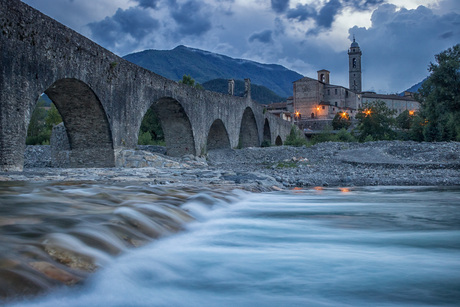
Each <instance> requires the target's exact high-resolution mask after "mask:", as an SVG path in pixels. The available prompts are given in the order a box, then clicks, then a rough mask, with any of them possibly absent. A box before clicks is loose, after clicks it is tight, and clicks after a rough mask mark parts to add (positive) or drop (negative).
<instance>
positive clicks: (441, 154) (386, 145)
mask: <svg viewBox="0 0 460 307" xmlns="http://www.w3.org/2000/svg"><path fill="white" fill-rule="evenodd" d="M47 150H48V149H47V148H46V146H34V148H30V147H29V148H28V149H27V152H26V163H25V166H26V167H25V168H24V171H23V172H6V173H5V172H4V173H0V181H90V182H91V181H107V182H131V181H132V182H145V183H148V184H157V185H176V186H181V185H183V186H200V185H218V186H221V187H229V188H243V189H248V190H256V191H257V190H270V189H284V188H293V187H314V186H329V187H346V186H373V185H387V186H401V185H405V186H408V185H424V186H440V185H459V184H460V143H459V142H449V143H416V142H401V141H380V142H369V143H333V142H327V143H320V144H317V145H315V146H311V147H290V146H279V147H268V148H244V149H224V150H214V151H210V152H209V153H208V155H207V157H205V158H203V157H201V158H200V157H193V156H184V157H181V158H172V157H168V156H165V155H163V154H162V153H161V152H162V151H161V148H160V149H159V148H158V147H152V148H149V147H141V148H139V149H138V150H129V151H125V152H123V155H122V157H123V163H124V165H125V167H123V168H104V169H64V168H49V167H46V166H49V165H50V164H49V158H48V155H49V153H47Z"/></svg>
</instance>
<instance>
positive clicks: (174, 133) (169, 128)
mask: <svg viewBox="0 0 460 307" xmlns="http://www.w3.org/2000/svg"><path fill="white" fill-rule="evenodd" d="M152 107H153V110H154V111H155V112H156V113H157V114H158V118H159V119H160V122H161V127H162V128H163V132H164V135H165V142H166V151H167V154H168V155H170V156H173V157H180V156H183V155H187V154H192V155H195V154H196V153H195V141H194V138H193V131H192V125H191V124H190V119H189V117H188V115H187V113H186V112H185V110H184V108H183V107H182V105H181V104H180V103H179V102H178V101H177V100H176V99H173V98H170V97H164V98H161V99H160V100H158V101H157V102H155V103H154V104H153V106H152Z"/></svg>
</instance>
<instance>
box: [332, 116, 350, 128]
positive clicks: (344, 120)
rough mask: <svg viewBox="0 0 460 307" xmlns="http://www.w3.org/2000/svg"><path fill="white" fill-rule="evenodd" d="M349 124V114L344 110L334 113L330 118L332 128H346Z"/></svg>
mask: <svg viewBox="0 0 460 307" xmlns="http://www.w3.org/2000/svg"><path fill="white" fill-rule="evenodd" d="M350 125H351V121H350V115H348V113H346V112H341V113H336V114H335V116H334V119H333V120H332V128H333V129H334V130H341V129H348V128H349V127H350Z"/></svg>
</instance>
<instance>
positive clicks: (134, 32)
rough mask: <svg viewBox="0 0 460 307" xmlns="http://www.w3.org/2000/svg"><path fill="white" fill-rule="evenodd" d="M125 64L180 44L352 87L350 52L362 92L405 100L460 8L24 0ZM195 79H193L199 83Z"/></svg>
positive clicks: (361, 0)
mask: <svg viewBox="0 0 460 307" xmlns="http://www.w3.org/2000/svg"><path fill="white" fill-rule="evenodd" d="M23 1H24V2H25V3H27V4H29V5H31V6H33V7H35V8H37V9H38V10H40V11H42V12H43V13H45V14H47V15H49V16H50V17H52V18H55V19H56V20H58V21H60V22H61V23H63V24H65V25H67V26H68V27H70V28H72V29H74V30H76V31H78V32H79V33H81V34H83V35H85V36H87V37H89V38H91V39H92V40H94V41H95V42H97V43H98V44H100V45H102V46H104V47H106V48H107V49H109V50H111V51H112V52H114V53H116V54H118V55H120V56H123V55H126V54H128V53H132V52H136V51H141V50H145V49H172V48H174V47H176V46H177V45H186V46H189V47H193V48H198V49H203V50H207V51H211V52H216V53H221V54H224V55H227V56H231V57H234V58H243V59H249V60H254V61H258V62H262V63H270V64H271V63H275V64H281V65H283V66H286V67H287V68H289V69H292V70H295V71H297V72H298V73H300V74H303V75H305V76H308V77H312V78H316V71H317V70H320V69H328V70H329V71H331V83H333V84H338V85H343V86H347V87H348V55H347V49H348V48H349V47H350V43H351V41H352V39H353V35H355V37H356V41H357V42H358V43H359V45H360V47H361V49H362V52H363V57H362V65H363V90H372V91H377V92H379V93H395V92H400V91H403V90H405V89H407V88H408V87H410V86H412V85H413V84H415V83H418V82H419V81H421V80H422V79H424V78H425V77H426V76H427V75H428V71H427V68H428V65H429V63H430V62H434V55H435V54H437V53H439V52H441V51H443V50H445V49H447V48H449V47H452V46H453V45H455V44H457V43H460V1H459V0H323V1H312V0H23ZM192 77H193V76H192Z"/></svg>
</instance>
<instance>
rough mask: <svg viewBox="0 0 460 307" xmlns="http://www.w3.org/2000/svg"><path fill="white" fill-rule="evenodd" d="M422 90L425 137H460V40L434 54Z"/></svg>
mask: <svg viewBox="0 0 460 307" xmlns="http://www.w3.org/2000/svg"><path fill="white" fill-rule="evenodd" d="M435 59H436V62H437V64H434V63H431V64H430V67H429V71H430V72H431V74H430V76H429V77H428V79H427V80H426V81H425V82H424V83H423V85H422V87H421V88H420V90H419V95H417V97H416V98H417V99H418V100H419V101H420V102H421V104H422V108H421V112H420V113H421V114H420V116H421V118H422V119H424V120H425V122H426V124H425V125H424V126H423V137H424V140H425V141H454V140H455V141H460V44H457V45H455V46H453V47H452V48H449V49H447V50H445V51H443V52H441V53H440V54H438V55H436V56H435Z"/></svg>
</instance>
